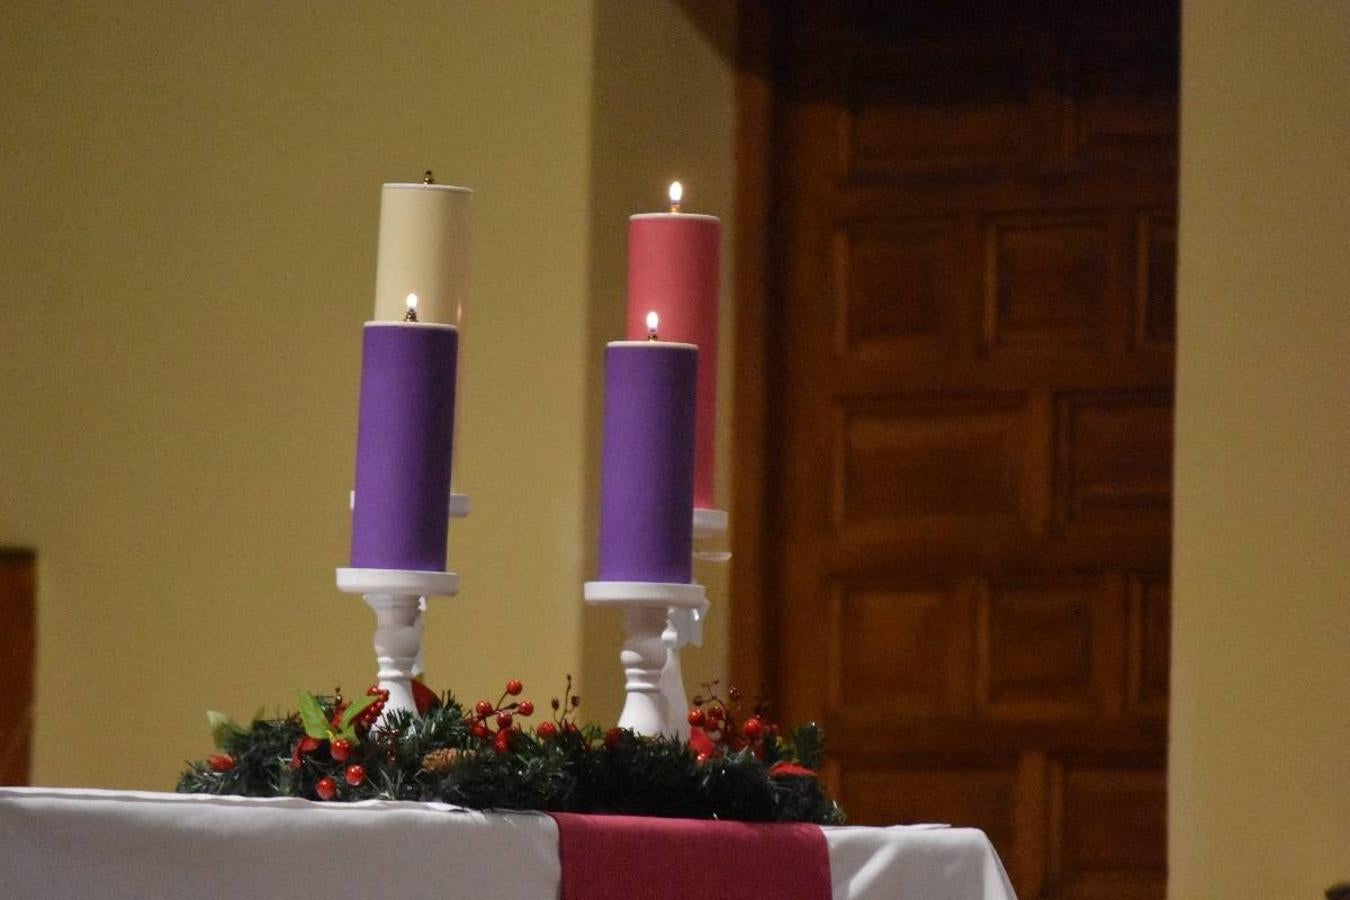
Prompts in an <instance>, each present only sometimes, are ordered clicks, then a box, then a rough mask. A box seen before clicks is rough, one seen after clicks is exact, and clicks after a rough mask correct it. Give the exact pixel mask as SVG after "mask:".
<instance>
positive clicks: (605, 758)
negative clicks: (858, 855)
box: [177, 694, 843, 824]
mask: <svg viewBox="0 0 1350 900" xmlns="http://www.w3.org/2000/svg"><path fill="white" fill-rule="evenodd" d="M374 699H375V698H369V699H366V698H363V701H364V702H365V703H369V702H370V701H373V700H374ZM310 701H313V702H315V703H316V704H317V706H316V707H310V706H308V703H309V702H310ZM339 703H340V698H338V697H312V696H311V695H308V694H302V697H301V707H302V713H298V714H291V715H288V716H286V717H284V718H279V719H265V718H256V719H255V720H254V721H253V722H252V723H251V724H250V725H249V727H247V728H242V727H240V726H238V725H235V724H234V723H232V722H229V721H228V719H225V718H224V717H221V716H218V715H216V714H213V718H212V726H213V733H214V736H215V738H216V744H217V747H218V748H219V749H220V750H221V751H222V753H221V755H218V756H213V757H210V758H209V759H207V760H203V761H198V762H192V763H190V764H189V766H188V769H187V771H185V772H184V773H183V775H182V776H181V778H180V779H179V782H178V786H177V790H178V791H179V792H180V793H193V794H240V795H244V796H249V797H304V798H309V799H315V798H321V797H324V796H325V793H326V792H327V797H328V798H331V799H333V800H341V801H352V800H368V799H383V800H416V801H443V802H446V803H453V804H457V805H460V806H466V807H470V808H473V809H510V810H547V811H555V812H577V813H622V814H627V815H642V816H667V817H682V818H700V819H736V820H742V821H752V822H815V823H818V824H838V823H840V822H842V821H843V814H842V812H841V811H840V809H839V807H838V806H837V805H836V804H835V803H834V802H833V801H832V800H830V799H829V797H828V796H826V794H825V792H824V790H823V789H822V787H821V785H820V782H819V781H818V780H817V779H816V778H815V777H814V772H813V770H815V769H816V768H817V767H818V766H819V764H820V755H821V749H822V748H821V737H820V731H819V729H818V728H817V727H816V726H815V725H807V726H803V727H801V728H797V729H795V730H794V731H793V732H792V733H791V735H790V736H789V737H787V738H783V737H781V736H779V735H778V734H777V732H776V731H774V730H770V731H769V732H768V733H767V734H766V735H765V736H764V737H763V739H762V740H760V741H759V742H758V743H757V746H758V748H759V753H757V752H755V750H754V749H753V748H751V747H745V748H742V749H732V748H730V747H726V746H723V747H720V748H719V750H718V752H716V753H713V754H708V753H707V752H706V748H705V749H704V753H703V754H702V755H700V753H699V752H697V751H696V750H695V749H694V748H692V747H691V746H690V745H689V744H688V743H687V742H684V741H679V740H676V739H673V738H664V737H655V738H652V737H643V736H639V735H636V734H634V733H633V732H631V731H626V730H620V729H611V730H610V731H608V732H602V731H601V730H600V729H599V728H597V727H595V726H583V727H577V726H576V725H573V724H572V723H570V722H569V721H567V712H568V708H567V707H564V709H563V714H562V718H561V719H559V721H558V722H557V725H558V726H560V727H557V728H556V729H555V730H554V732H553V733H552V734H551V735H549V736H545V737H540V736H538V735H537V734H534V733H531V732H529V731H525V730H522V729H519V728H518V727H517V728H511V729H509V730H510V734H509V735H508V737H509V741H508V742H507V743H508V744H509V747H508V748H506V749H503V748H502V747H500V746H494V742H493V741H492V740H490V739H484V737H483V736H482V734H481V730H480V733H479V734H478V735H477V736H475V735H474V734H473V733H472V732H471V728H472V725H473V723H474V721H475V720H474V717H473V715H472V714H470V715H469V716H468V717H467V718H466V714H465V711H464V709H463V707H461V706H460V705H459V704H458V703H457V702H456V701H455V700H454V698H453V697H452V696H450V695H444V696H442V697H441V698H440V700H439V703H438V704H436V705H435V706H434V707H433V708H431V709H429V710H427V711H426V713H425V714H420V715H419V714H414V713H407V712H396V713H393V714H392V715H391V716H390V717H389V718H388V720H387V721H386V722H385V723H384V724H382V725H380V726H377V727H373V728H371V727H368V725H363V723H362V720H361V717H360V715H359V714H360V713H361V712H362V711H363V710H362V708H361V707H362V705H363V704H356V705H354V706H346V707H345V709H344V707H343V706H339ZM344 706H345V705H344ZM555 708H556V706H555ZM316 717H317V718H316ZM316 732H318V733H320V734H323V737H319V736H318V734H316ZM307 738H308V740H307ZM339 740H345V741H346V742H347V743H348V744H350V750H349V751H348V753H347V754H346V757H345V759H341V760H339V759H335V758H334V752H335V751H334V745H335V743H336V742H337V741H339ZM302 742H305V743H304V745H303V747H304V748H306V749H307V752H300V750H298V749H297V748H301V747H302ZM344 746H345V745H344ZM341 749H342V747H340V748H339V750H338V751H337V752H338V755H339V756H342V755H343V754H342V752H341ZM761 753H762V756H761V755H759V754H761ZM354 766H359V767H360V769H358V770H355V771H356V772H359V773H360V777H359V778H355V779H353V780H356V781H357V783H356V784H352V783H350V782H349V780H348V777H347V776H348V775H349V773H352V772H353V767H354ZM775 766H776V767H777V768H775ZM808 770H812V771H808Z"/></svg>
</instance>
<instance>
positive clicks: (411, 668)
mask: <svg viewBox="0 0 1350 900" xmlns="http://www.w3.org/2000/svg"><path fill="white" fill-rule="evenodd" d="M337 586H338V590H340V591H342V592H343V593H345V594H361V595H362V597H363V598H364V599H365V601H366V605H367V606H369V607H370V608H371V609H373V610H374V611H375V640H374V644H375V661H376V662H377V663H378V664H379V672H378V674H377V676H376V677H377V679H378V681H379V685H380V687H381V688H383V689H384V690H386V691H388V692H389V699H388V700H387V701H385V704H384V713H383V714H382V715H381V717H380V718H381V720H383V719H384V718H385V717H387V716H389V715H390V714H391V713H393V712H394V711H396V710H406V711H408V712H416V711H417V705H416V703H414V702H413V693H412V680H413V677H414V676H415V675H417V674H418V673H419V671H420V664H421V655H422V610H423V609H424V608H425V602H426V598H427V597H453V596H454V595H455V594H457V593H459V576H458V575H457V574H455V573H454V572H419V571H413V570H409V569H338V570H337Z"/></svg>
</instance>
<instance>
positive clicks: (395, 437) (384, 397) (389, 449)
mask: <svg viewBox="0 0 1350 900" xmlns="http://www.w3.org/2000/svg"><path fill="white" fill-rule="evenodd" d="M458 352H459V332H458V331H457V330H456V329H455V327H454V326H452V325H437V324H430V323H426V324H421V323H417V322H367V323H366V326H365V338H364V345H363V349H362V353H361V415H360V425H359V431H358V434H357V439H356V505H355V507H354V508H353V510H352V555H351V565H352V568H355V569H411V570H416V571H422V572H440V571H443V570H444V569H445V542H446V534H447V530H448V527H449V524H448V523H449V505H450V459H451V453H452V450H453V444H454V424H455V362H456V359H457V356H458Z"/></svg>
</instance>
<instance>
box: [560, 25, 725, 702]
mask: <svg viewBox="0 0 1350 900" xmlns="http://www.w3.org/2000/svg"><path fill="white" fill-rule="evenodd" d="M682 7H687V8H688V9H684V8H682ZM635 9H641V10H642V13H643V14H642V15H641V16H640V17H635V16H634V10H635ZM734 12H735V9H734V6H733V5H732V4H730V3H727V4H716V3H714V4H708V3H697V2H695V3H680V4H677V3H674V2H648V0H644V2H640V3H637V4H634V3H633V2H632V0H597V2H596V4H595V45H594V48H593V51H592V56H593V58H594V59H595V93H594V97H595V104H594V106H593V107H592V112H591V116H592V118H591V122H592V127H593V143H592V148H593V151H592V158H591V185H592V189H591V250H592V257H591V259H592V269H591V301H592V305H591V339H590V342H589V346H591V347H594V348H601V347H603V346H604V344H605V342H606V341H612V340H616V339H620V338H622V337H623V336H624V311H625V310H626V309H627V305H626V291H627V279H628V268H627V267H628V262H627V244H628V216H629V215H630V214H631V213H633V212H658V211H660V210H661V209H663V206H662V201H664V200H665V197H666V187H667V185H668V184H669V183H670V182H671V181H673V180H677V179H678V180H680V181H681V183H683V184H684V188H685V201H686V202H685V205H684V208H685V210H687V211H689V212H706V213H713V214H715V215H718V216H721V217H722V236H723V241H722V252H723V259H722V272H723V277H722V307H721V311H722V321H721V323H720V326H721V333H720V338H721V339H720V341H719V342H718V343H719V349H720V351H721V352H720V353H719V358H718V363H719V369H720V370H721V379H720V380H721V385H720V386H721V392H720V394H719V395H718V433H717V444H718V464H719V465H718V473H717V474H718V484H717V486H718V495H719V497H720V499H721V502H722V503H723V504H726V503H728V502H730V498H731V491H730V480H729V479H730V477H731V465H730V462H731V412H732V408H731V377H732V365H733V359H732V344H733V338H732V334H731V329H732V320H733V318H734V317H733V316H732V308H731V302H732V297H731V293H730V282H731V279H730V275H731V243H730V241H731V234H732V228H733V227H734V222H733V220H732V216H731V213H732V205H733V200H734V193H735V160H734V158H733V154H732V135H733V130H734V127H735V118H736V110H735V78H734V71H733V67H732V63H731V61H730V60H729V59H728V58H727V55H728V51H727V47H728V45H729V44H730V43H731V33H732V26H733V22H734ZM590 362H591V370H590V376H591V383H592V392H591V397H592V404H591V407H590V412H591V420H590V424H589V425H588V434H590V435H591V436H593V437H594V438H595V439H596V440H598V439H599V435H600V431H601V421H602V420H601V415H602V406H603V404H602V402H601V398H602V385H603V378H604V360H603V357H602V353H601V352H600V351H599V350H597V351H596V352H595V353H593V354H592V355H591V357H590ZM598 449H599V448H598V446H597V447H596V450H597V451H598ZM588 471H589V472H590V473H591V475H592V479H593V480H592V482H591V483H590V485H589V486H588V496H590V497H593V498H598V497H599V495H600V486H599V476H600V469H599V466H598V465H594V464H593V465H592V466H591V467H590V469H589V470H588ZM591 509H592V510H593V509H594V506H592V507H591ZM588 522H589V526H588V529H589V533H592V534H593V533H595V530H596V529H597V528H598V527H599V526H598V519H596V518H595V517H591V518H589V519H588ZM594 546H595V544H594V541H591V542H589V543H588V544H587V545H586V547H587V549H588V550H593V549H594ZM594 559H595V556H594V553H592V554H591V555H590V557H589V558H588V566H591V567H593V565H594ZM588 571H591V569H589V568H588ZM694 577H695V578H696V579H697V580H699V581H701V582H702V583H703V584H705V585H706V586H707V588H708V599H709V600H710V601H711V603H712V604H713V609H712V612H711V615H710V616H709V618H708V620H707V622H706V630H705V636H704V645H703V648H702V649H698V648H690V649H689V650H687V651H685V653H684V654H682V661H683V665H684V670H685V673H686V678H685V683H686V685H687V686H688V689H689V691H690V693H691V695H692V693H693V692H694V691H695V690H697V687H698V685H699V684H700V683H702V682H703V681H707V680H710V679H714V678H722V677H723V676H724V675H725V668H726V664H725V660H726V658H727V656H726V635H727V622H728V619H729V618H730V611H729V610H728V609H727V605H728V602H729V600H728V598H727V595H726V587H727V567H726V566H725V565H723V564H718V563H702V562H695V564H694ZM621 622H622V618H621V615H620V613H619V612H618V611H616V610H595V609H586V610H585V612H584V614H583V629H582V640H583V655H582V676H583V680H584V681H585V683H586V685H587V688H586V707H587V708H588V709H589V710H590V713H591V714H592V715H594V716H595V717H596V720H597V721H603V722H613V721H616V720H617V719H618V715H619V711H620V710H621V709H622V706H623V681H622V677H621V672H620V670H619V662H618V652H619V650H618V648H619V644H620V642H621V641H622V639H623V631H622V627H621Z"/></svg>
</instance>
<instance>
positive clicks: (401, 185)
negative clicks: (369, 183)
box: [381, 181, 473, 194]
mask: <svg viewBox="0 0 1350 900" xmlns="http://www.w3.org/2000/svg"><path fill="white" fill-rule="evenodd" d="M381 187H383V188H386V189H393V190H396V191H409V190H419V191H450V192H451V193H454V194H472V193H473V188H466V187H460V186H459V185H457V184H423V183H421V182H420V181H386V182H385V183H384V184H382V185H381Z"/></svg>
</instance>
